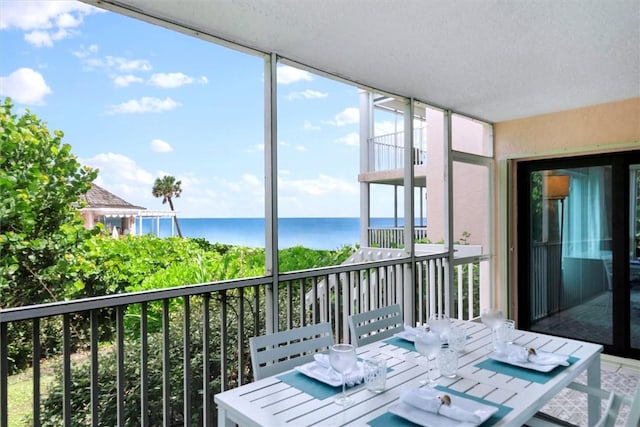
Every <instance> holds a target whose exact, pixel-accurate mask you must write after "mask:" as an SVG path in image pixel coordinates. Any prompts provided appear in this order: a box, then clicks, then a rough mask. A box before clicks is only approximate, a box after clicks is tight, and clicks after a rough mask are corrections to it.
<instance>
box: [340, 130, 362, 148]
mask: <svg viewBox="0 0 640 427" xmlns="http://www.w3.org/2000/svg"><path fill="white" fill-rule="evenodd" d="M336 141H337V142H339V143H341V144H345V145H349V146H352V147H357V146H359V145H360V134H359V133H357V132H351V133H348V134H346V135H345V136H343V137H340V138H338V139H337V140H336Z"/></svg>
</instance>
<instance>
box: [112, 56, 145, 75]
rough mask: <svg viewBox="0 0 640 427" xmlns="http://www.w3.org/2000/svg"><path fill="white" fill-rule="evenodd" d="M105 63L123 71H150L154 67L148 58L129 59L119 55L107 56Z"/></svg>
mask: <svg viewBox="0 0 640 427" xmlns="http://www.w3.org/2000/svg"><path fill="white" fill-rule="evenodd" d="M104 64H105V65H106V66H107V67H109V68H116V69H117V70H118V71H121V72H123V73H129V72H133V71H150V70H151V69H152V68H153V67H152V66H151V64H150V63H149V61H147V60H146V59H127V58H122V57H119V56H105V57H104Z"/></svg>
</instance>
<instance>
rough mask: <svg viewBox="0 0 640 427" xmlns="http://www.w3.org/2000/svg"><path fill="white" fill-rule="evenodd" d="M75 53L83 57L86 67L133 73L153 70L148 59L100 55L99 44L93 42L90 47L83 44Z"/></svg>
mask: <svg viewBox="0 0 640 427" xmlns="http://www.w3.org/2000/svg"><path fill="white" fill-rule="evenodd" d="M73 55H74V56H75V57H76V58H78V59H81V60H82V62H83V64H84V66H85V68H87V69H89V70H93V69H105V70H107V71H111V72H114V73H133V72H146V71H151V70H152V69H153V67H152V66H151V63H150V62H149V61H147V60H146V59H130V58H124V57H122V56H113V55H105V56H104V57H99V56H98V46H97V45H95V44H93V45H90V46H89V47H85V46H81V47H80V49H79V50H76V51H74V52H73Z"/></svg>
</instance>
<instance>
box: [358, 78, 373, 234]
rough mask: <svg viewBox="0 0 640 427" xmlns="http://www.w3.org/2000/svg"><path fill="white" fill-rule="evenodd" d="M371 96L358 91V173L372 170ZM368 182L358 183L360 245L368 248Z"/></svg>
mask: <svg viewBox="0 0 640 427" xmlns="http://www.w3.org/2000/svg"><path fill="white" fill-rule="evenodd" d="M373 122H374V120H373V94H372V93H371V92H369V91H365V90H363V91H360V173H364V172H370V171H371V170H372V169H373V168H372V165H373V156H374V153H373V150H372V147H370V146H369V139H370V138H371V137H373ZM370 185H371V184H369V183H368V182H361V183H360V245H361V246H370V245H371V242H369V226H370V224H371V199H370V197H371V191H370Z"/></svg>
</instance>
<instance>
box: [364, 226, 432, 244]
mask: <svg viewBox="0 0 640 427" xmlns="http://www.w3.org/2000/svg"><path fill="white" fill-rule="evenodd" d="M368 235H369V246H373V247H378V248H402V247H404V246H405V245H404V228H402V227H386V228H369V229H368ZM425 239H427V227H415V228H414V229H413V241H414V242H416V241H420V240H425Z"/></svg>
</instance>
